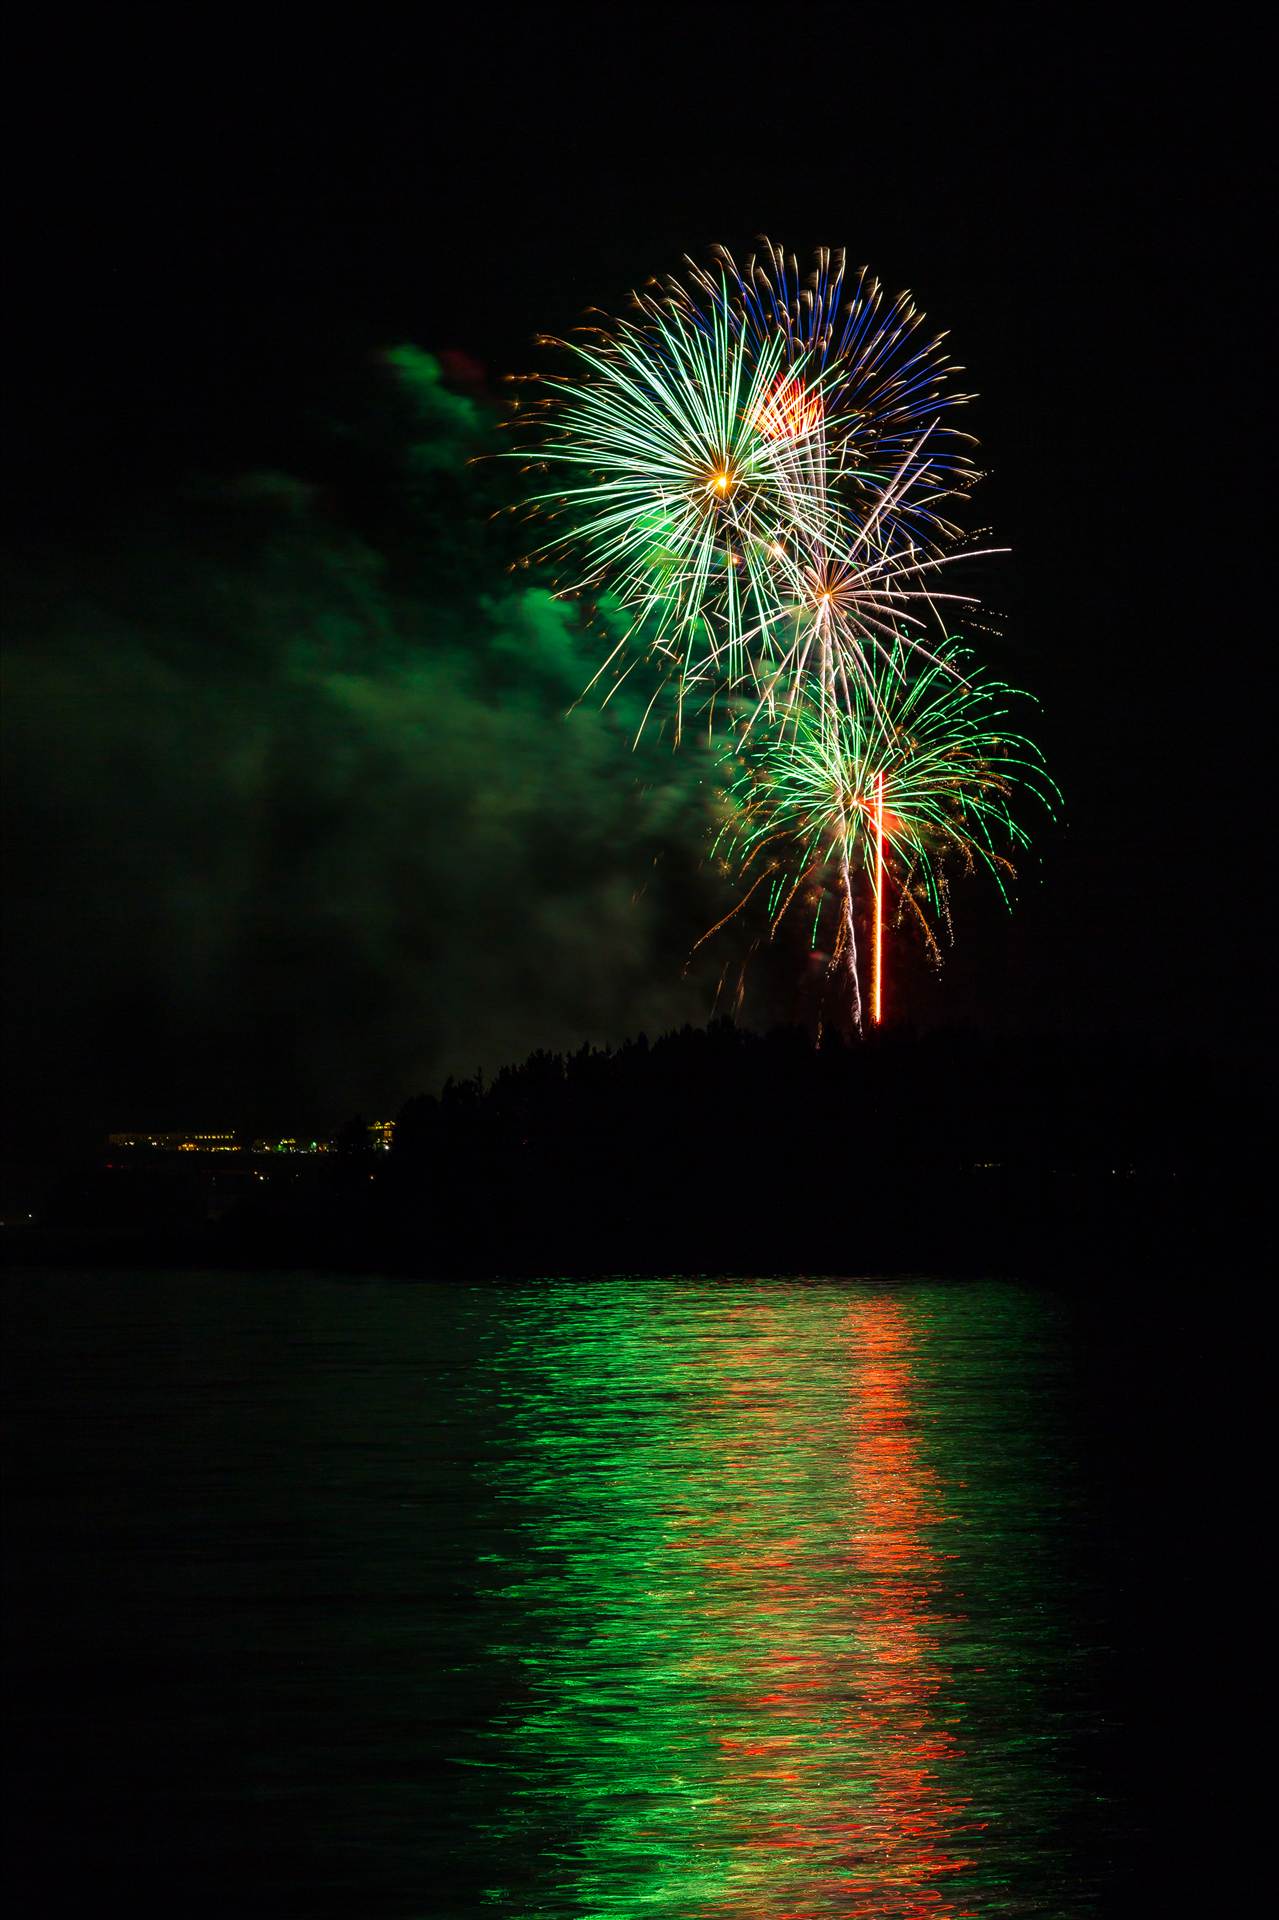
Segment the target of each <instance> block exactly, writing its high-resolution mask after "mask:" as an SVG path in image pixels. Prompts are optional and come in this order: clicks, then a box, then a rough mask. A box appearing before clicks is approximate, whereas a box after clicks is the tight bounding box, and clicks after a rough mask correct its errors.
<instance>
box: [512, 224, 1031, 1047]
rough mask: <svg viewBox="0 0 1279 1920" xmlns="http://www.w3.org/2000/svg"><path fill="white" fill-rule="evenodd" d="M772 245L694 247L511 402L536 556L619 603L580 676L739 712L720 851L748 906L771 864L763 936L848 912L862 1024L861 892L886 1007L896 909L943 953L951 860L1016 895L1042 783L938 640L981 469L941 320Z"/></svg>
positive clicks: (820, 261)
mask: <svg viewBox="0 0 1279 1920" xmlns="http://www.w3.org/2000/svg"><path fill="white" fill-rule="evenodd" d="M762 245H763V251H762V253H761V254H759V255H752V256H751V257H750V258H749V259H748V261H747V262H746V265H745V267H743V268H741V269H739V268H738V266H737V265H736V262H735V261H734V260H733V259H732V257H731V256H730V255H729V254H728V253H727V252H725V251H723V250H720V251H719V252H717V254H716V256H715V262H714V265H713V266H711V267H701V266H698V265H697V264H696V263H694V262H692V261H689V262H687V263H686V272H685V274H684V276H683V277H682V278H669V279H666V280H663V281H654V282H652V283H650V285H649V287H648V288H647V289H646V290H645V291H644V292H642V293H640V294H637V295H636V296H635V302H634V305H635V312H634V315H633V316H632V317H630V318H627V319H625V320H606V321H602V322H601V323H599V324H594V325H592V326H590V327H588V328H585V329H583V330H582V332H581V333H580V334H579V335H578V336H577V337H575V338H574V339H572V340H569V341H558V342H551V343H548V344H551V345H553V346H554V347H555V348H556V349H557V350H558V351H559V352H560V354H561V356H562V360H563V364H562V366H561V370H560V371H557V372H554V373H550V374H546V375H542V376H540V377H539V378H538V384H537V386H536V388H535V390H534V399H533V403H532V405H531V406H527V407H524V408H523V409H522V410H521V413H520V428H521V437H522V439H523V442H524V447H525V454H526V457H527V456H530V455H531V456H532V457H531V459H529V467H528V470H529V471H530V472H532V473H536V475H537V476H538V478H537V480H536V481H535V483H534V485H533V488H532V490H531V494H530V505H531V507H532V508H533V509H534V510H535V511H536V512H537V513H538V514H539V515H540V516H542V518H543V521H544V523H545V525H546V528H547V537H546V538H545V539H544V540H543V541H542V543H541V545H540V546H539V547H538V548H537V549H536V550H535V553H534V554H533V555H532V556H531V557H532V558H535V559H537V560H540V561H543V562H546V563H553V564H555V565H557V566H558V567H559V569H560V570H561V571H560V575H559V578H558V579H557V582H556V585H557V590H558V591H559V592H561V593H563V594H578V595H583V596H586V597H588V598H595V597H598V596H600V595H602V594H603V593H604V592H606V591H607V593H608V594H610V595H611V596H612V599H613V601H614V602H615V603H616V604H617V605H620V607H621V608H622V610H623V614H624V616H625V631H624V632H623V633H622V635H621V637H620V639H617V640H616V641H615V642H614V644H613V645H612V648H611V651H609V652H608V654H607V655H606V657H605V658H604V659H603V660H602V661H601V663H600V666H599V668H598V670H597V673H596V675H595V679H594V680H593V681H592V683H591V684H592V685H595V684H596V682H598V681H600V680H601V679H604V680H605V681H607V682H611V686H610V691H611V688H612V687H616V686H617V685H620V683H621V681H622V680H623V679H625V678H626V676H627V675H628V674H629V673H630V672H631V671H633V669H634V668H635V667H636V666H637V665H638V664H639V663H640V662H641V661H647V662H648V663H649V664H650V665H651V666H652V667H654V668H656V670H657V675H656V677H657V687H656V689H655V691H654V693H653V696H652V700H651V701H650V706H649V710H650V711H651V708H652V704H653V702H655V701H656V699H657V696H658V693H660V691H661V689H662V687H663V686H664V685H668V684H670V685H673V687H674V692H675V732H676V737H677V738H678V735H679V731H680V727H681V724H682V720H683V716H684V714H685V712H686V710H687V709H688V708H689V707H690V704H691V705H692V706H694V707H696V708H697V709H699V710H700V709H705V710H706V712H707V714H708V716H709V718H708V724H712V723H713V720H714V716H715V714H716V712H717V711H718V712H719V713H720V714H721V715H724V714H731V715H732V716H733V725H732V728H731V729H730V735H729V739H730V745H729V748H728V752H729V754H730V756H731V757H733V758H734V760H735V765H736V772H735V775H734V777H733V778H732V779H731V780H730V782H729V786H730V789H731V811H732V825H731V826H730V827H729V828H727V829H726V830H725V832H724V833H722V834H721V836H720V841H719V842H718V843H717V844H718V847H719V851H720V852H721V854H723V856H724V857H725V858H726V859H727V860H728V862H729V864H730V865H731V866H733V867H735V868H736V869H737V870H738V871H739V872H740V873H741V874H742V875H743V876H744V877H747V878H749V881H750V884H749V886H748V889H747V894H746V895H745V896H744V900H745V899H747V898H754V897H755V896H756V895H757V893H759V891H760V890H761V886H762V882H763V880H764V879H765V878H767V880H768V889H767V896H766V897H767V901H768V917H769V922H770V925H771V926H772V927H773V928H774V929H775V928H776V926H777V925H778V924H779V922H780V921H781V919H782V918H783V917H784V916H785V915H786V914H787V912H788V911H789V910H790V908H791V907H792V906H793V905H794V904H795V903H796V901H798V900H801V899H802V900H804V901H805V902H807V903H808V904H809V905H811V906H812V907H813V909H814V918H813V929H814V930H813V940H814V943H816V941H817V938H818V931H819V929H820V926H821V923H822V919H823V916H824V915H825V914H827V913H828V912H829V910H830V904H831V902H832V901H833V902H834V903H835V908H836V916H837V917H836V927H835V933H834V938H833V941H832V942H831V948H832V960H831V966H832V968H833V969H834V970H835V971H836V972H841V973H842V972H846V974H847V977H848V981H849V987H850V999H851V1004H852V1009H853V1017H854V1020H855V1023H856V1024H857V1025H859V1026H860V1025H861V1024H862V1020H863V1013H864V1009H863V1004H862V992H861V983H860V976H859V968H858V959H857V923H858V914H859V910H861V911H862V917H863V918H865V917H866V913H865V910H864V908H862V909H859V902H861V901H865V902H868V903H869V907H870V914H869V918H870V920H871V951H872V974H871V1017H872V1018H873V1019H875V1020H878V1019H879V1018H880V1017H881V1014H882V998H883V974H884V966H883V939H884V926H885V919H886V903H888V902H889V901H890V900H891V901H892V902H893V903H894V906H893V911H894V914H895V917H896V918H898V919H900V918H902V917H903V916H904V915H905V914H906V913H908V912H909V913H911V914H913V916H914V917H916V918H917V920H918V922H919V924H920V926H921V927H922V928H923V931H924V934H925V937H926V939H927V940H928V942H929V944H930V946H931V947H932V948H933V950H934V951H937V950H938V942H937V933H936V928H937V927H938V925H939V924H948V909H947V879H948V875H949V873H950V872H951V871H953V870H954V868H955V867H956V866H957V865H958V866H960V867H963V868H965V869H967V870H972V869H974V868H976V867H984V868H985V869H987V870H988V871H989V872H990V873H991V874H992V875H993V876H994V878H995V880H996V882H997V884H998V885H999V886H1000V888H1001V891H1003V890H1004V889H1005V883H1006V880H1007V878H1008V876H1009V875H1010V874H1011V872H1012V867H1011V854H1012V853H1013V852H1015V851H1016V850H1017V849H1018V848H1019V847H1022V846H1024V845H1025V844H1026V840H1027V835H1026V833H1025V830H1024V829H1023V828H1022V827H1021V826H1020V825H1019V824H1018V822H1017V820H1016V819H1015V817H1014V815H1013V812H1012V810H1011V801H1012V799H1013V798H1014V796H1015V795H1016V794H1018V793H1019V792H1021V791H1029V792H1032V793H1034V794H1036V795H1037V796H1038V797H1039V798H1040V799H1041V800H1045V801H1050V800H1051V796H1052V794H1053V793H1054V792H1055V789H1053V787H1052V784H1051V782H1050V781H1049V780H1048V778H1047V775H1046V774H1045V772H1044V770H1043V766H1042V761H1041V760H1040V757H1039V755H1038V751H1037V749H1036V748H1035V747H1034V746H1033V745H1032V743H1031V742H1030V741H1029V740H1028V739H1027V738H1026V737H1025V736H1024V735H1022V734H1020V733H1017V732H1010V731H1009V730H1008V729H1007V726H1006V724H1005V723H1006V716H1007V713H1008V710H1009V702H1011V701H1015V699H1016V698H1017V696H1016V695H1015V693H1014V690H1013V689H1011V688H1008V687H1006V686H1004V685H1003V683H1002V682H999V681H993V680H989V679H986V678H984V677H983V675H982V674H981V672H980V670H979V669H978V668H977V666H976V664H975V663H974V662H973V660H972V656H971V655H970V654H969V653H967V651H966V650H965V649H964V648H963V646H962V645H961V644H960V643H958V642H957V641H956V640H954V639H953V638H951V637H950V636H951V632H952V624H953V619H954V614H955V611H956V609H957V607H959V606H963V607H965V608H967V609H972V608H973V607H975V605H976V602H975V600H974V598H973V596H972V595H971V594H968V593H965V592H963V591H962V590H961V589H958V588H956V587H954V586H952V584H951V581H952V575H951V574H950V573H949V571H947V570H948V569H949V568H950V566H951V564H952V563H953V562H954V561H955V560H956V559H958V558H960V557H961V535H960V532H959V529H958V528H957V527H956V526H955V525H954V524H953V522H952V520H951V519H950V517H949V516H950V514H951V512H952V511H953V508H954V504H955V503H956V502H958V501H959V500H962V499H963V498H964V497H966V494H967V491H968V488H969V487H970V485H971V483H972V481H973V479H974V478H975V475H974V473H973V469H972V465H971V458H970V454H969V448H970V446H971V445H972V441H971V436H969V435H967V434H964V433H962V432H961V431H960V430H959V429H958V427H957V426H956V425H955V422H954V419H953V410H954V409H955V408H956V407H957V406H958V405H959V404H960V403H962V402H963V401H964V400H965V399H967V398H968V396H967V395H965V394H963V393H959V392H956V391H954V390H953V389H952V388H951V386H950V378H951V375H952V374H953V372H954V371H955V369H954V368H953V367H952V365H951V363H950V360H949V357H948V356H947V354H946V353H945V351H944V346H943V339H944V336H941V335H936V336H929V335H928V334H927V333H926V332H925V331H924V329H923V319H922V315H921V314H920V313H919V312H918V311H917V309H916V308H915V306H914V304H913V302H912V301H911V300H910V298H909V296H908V295H904V294H903V295H902V296H900V298H898V299H896V300H891V301H890V300H886V299H885V297H884V295H883V294H882V292H881V290H880V288H879V286H878V284H877V283H876V282H874V281H872V280H870V279H869V278H868V276H867V275H866V274H865V273H864V272H863V273H862V274H860V275H858V276H856V277H855V278H851V277H850V276H849V275H848V274H847V271H846V267H845V262H844V257H843V255H842V254H834V253H830V252H826V251H823V252H820V253H819V254H818V255H817V259H816V264H815V267H814V269H813V271H812V273H811V275H810V276H809V279H808V281H807V283H806V284H802V283H801V281H800V277H799V270H798V266H797V263H796V261H795V259H794V256H790V255H787V254H785V253H784V251H783V250H782V249H781V248H780V247H776V246H773V245H772V244H771V243H769V242H764V243H762ZM607 697H608V694H607V693H606V694H605V698H607ZM743 904H744V901H743ZM734 911H737V909H734ZM729 917H730V918H731V917H732V916H731V915H730V916H729ZM721 924H722V923H721ZM699 944H700V943H699Z"/></svg>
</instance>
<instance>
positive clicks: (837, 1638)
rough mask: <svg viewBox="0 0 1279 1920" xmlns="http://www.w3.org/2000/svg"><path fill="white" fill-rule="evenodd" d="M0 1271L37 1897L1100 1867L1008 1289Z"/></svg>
mask: <svg viewBox="0 0 1279 1920" xmlns="http://www.w3.org/2000/svg"><path fill="white" fill-rule="evenodd" d="M5 1303H6V1312H7V1314H8V1316H9V1319H10V1340H9V1349H8V1354H7V1357H6V1360H5V1365H6V1369H7V1373H8V1386H7V1392H8V1398H9V1401H10V1405H11V1411H12V1418H13V1422H14V1429H15V1433H16V1436H17V1438H16V1446H15V1447H14V1448H13V1449H11V1451H10V1455H9V1465H8V1468H7V1473H8V1480H9V1489H8V1494H7V1499H6V1508H7V1515H8V1519H7V1525H8V1529H9V1533H10V1537H11V1545H12V1547H13V1551H12V1552H11V1554H10V1556H9V1570H8V1571H9V1578H10V1582H11V1588H12V1599H13V1612H14V1619H15V1622H16V1625H15V1630H14V1633H13V1636H12V1638H13V1646H14V1648H15V1650H16V1668H17V1685H16V1695H15V1699H16V1708H15V1712H14V1714H13V1715H12V1716H11V1721H10V1733H9V1738H10V1740H11V1742H12V1749H11V1750H12V1751H13V1753H14V1755H15V1760H14V1765H13V1777H14V1779H15V1781H16V1783H17V1791H18V1794H19V1797H20V1799H21V1806H20V1808H19V1810H18V1816H17V1821H16V1830H17V1831H18V1832H19V1833H20V1834H22V1835H24V1836H28V1837H29V1838H30V1841H31V1846H30V1860H29V1862H28V1863H27V1865H26V1866H25V1867H22V1868H20V1875H19V1880H18V1890H19V1892H20V1893H23V1892H24V1891H25V1893H26V1894H27V1896H28V1901H27V1904H28V1905H32V1903H33V1902H34V1903H35V1904H34V1905H32V1910H37V1909H38V1910H47V1911H52V1910H53V1909H54V1906H56V1905H57V1899H56V1898H55V1897H54V1893H53V1892H51V1890H50V1889H51V1882H50V1876H51V1875H52V1876H54V1878H56V1877H57V1876H58V1875H61V1876H62V1878H63V1880H64V1881H66V1883H67V1885H74V1886H76V1887H80V1888H83V1889H91V1890H92V1892H93V1898H94V1903H95V1905H103V1904H105V1905H111V1904H113V1901H112V1897H111V1896H112V1895H115V1896H117V1898H118V1897H125V1896H127V1898H128V1901H129V1905H130V1910H131V1911H132V1912H134V1913H135V1914H150V1913H154V1914H161V1913H163V1914H166V1915H167V1914H169V1913H171V1912H173V1911H174V1910H175V1908H177V1909H180V1910H181V1911H183V1912H184V1913H185V1914H186V1915H187V1916H188V1920H190V1916H191V1915H193V1914H195V1913H201V1914H204V1913H208V1914H218V1915H225V1914H227V1913H232V1912H234V1913H236V1914H240V1915H253V1914H262V1915H267V1914H269V1915H271V1916H272V1920H276V1917H277V1916H279V1915H282V1914H303V1915H307V1916H309V1917H310V1920H314V1917H315V1916H318V1915H325V1914H341V1915H343V1916H344V1920H346V1916H350V1915H354V1914H358V1915H361V1916H370V1917H371V1916H375V1915H386V1916H396V1917H397V1920H426V1917H427V1916H429V1917H430V1920H454V1917H455V1916H456V1917H457V1920H462V1917H463V1916H469V1915H472V1914H482V1913H489V1912H492V1913H504V1914H509V1915H511V1916H516V1917H518V1920H589V1917H591V1916H607V1915H614V1916H619V1917H620V1916H626V1920H643V1917H644V1916H652V1920H728V1917H729V1916H733V1920H753V1917H754V1916H759V1917H760V1920H764V1917H766V1916H776V1917H777V1920H783V1917H785V1920H806V1917H807V1916H813V1917H814V1920H817V1917H818V1916H827V1915H843V1916H848V1917H849V1920H870V1916H883V1920H905V1917H906V1916H928V1920H959V1916H964V1915H973V1916H983V1920H986V1917H991V1916H1007V1915H1026V1916H1034V1920H1054V1916H1059V1917H1060V1920H1086V1916H1088V1915H1090V1914H1100V1913H1101V1912H1103V1911H1112V1910H1114V1909H1111V1908H1106V1907H1105V1897H1106V1896H1107V1894H1109V1895H1110V1896H1111V1897H1113V1892H1114V1889H1113V1884H1112V1882H1113V1869H1112V1868H1110V1867H1108V1866H1107V1864H1106V1862H1107V1859H1108V1855H1109V1854H1110V1852H1111V1850H1112V1849H1111V1830H1110V1826H1109V1824H1108V1823H1109V1822H1110V1820H1111V1815H1110V1814H1109V1813H1108V1812H1107V1811H1106V1809H1105V1808H1099V1806H1098V1797H1099V1792H1100V1791H1101V1790H1103V1789H1104V1785H1105V1781H1104V1773H1105V1769H1104V1767H1099V1764H1098V1758H1097V1753H1096V1751H1095V1749H1096V1744H1097V1743H1096V1739H1095V1728H1096V1720H1097V1716H1098V1709H1097V1708H1096V1707H1095V1705H1094V1704H1092V1703H1093V1701H1094V1697H1095V1696H1096V1695H1097V1694H1098V1685H1097V1680H1096V1670H1095V1660H1094V1654H1095V1652H1096V1647H1095V1646H1094V1645H1093V1644H1092V1642H1094V1641H1095V1640H1096V1639H1097V1638H1098V1637H1099V1635H1098V1632H1097V1630H1096V1629H1095V1628H1094V1627H1091V1626H1090V1625H1089V1621H1090V1618H1091V1617H1092V1616H1093V1615H1094V1614H1095V1613H1096V1611H1097V1607H1098V1595H1097V1592H1096V1590H1095V1583H1093V1584H1090V1581H1091V1580H1092V1576H1090V1574H1089V1572H1088V1567H1089V1560H1088V1554H1087V1551H1086V1550H1085V1548H1084V1546H1083V1545H1081V1543H1082V1542H1083V1539H1084V1531H1085V1530H1086V1520H1087V1515H1086V1512H1085V1510H1084V1505H1083V1503H1082V1501H1081V1497H1080V1494H1079V1492H1078V1487H1079V1486H1080V1485H1081V1484H1082V1483H1081V1481H1080V1477H1079V1476H1078V1475H1077V1474H1076V1473H1075V1470H1074V1468H1073V1466H1072V1459H1071V1454H1072V1447H1073V1442H1072V1439H1071V1434H1072V1431H1073V1425H1072V1423H1073V1421H1074V1418H1075V1415H1074V1413H1073V1412H1072V1410H1071V1402H1070V1394H1069V1392H1068V1390H1067V1388H1068V1380H1067V1378H1066V1375H1067V1371H1068V1362H1067V1359H1066V1354H1067V1350H1068V1349H1067V1344H1066V1341H1065V1340H1064V1338H1063V1336H1062V1330H1061V1328H1060V1326H1059V1325H1058V1324H1057V1323H1056V1321H1055V1318H1054V1308H1053V1307H1052V1305H1051V1304H1050V1303H1049V1302H1048V1301H1047V1300H1045V1299H1044V1298H1042V1297H1039V1296H1035V1295H1032V1294H1027V1293H1023V1292H1021V1291H1019V1290H1017V1289H1016V1288H1013V1287H1006V1286H993V1285H967V1286H954V1287H947V1286H937V1285H932V1284H926V1283H915V1284H910V1285H893V1286H885V1285H875V1284H870V1283H859V1282H844V1281H814V1282H809V1283H800V1282H794V1283H784V1282H776V1281H759V1282H750V1281H719V1282H715V1281H678V1280H669V1281H661V1280H638V1281H637V1280H628V1281H621V1280H618V1281H609V1282H595V1283H590V1284H587V1283H582V1284H578V1283H573V1284H570V1283H546V1284H542V1285H537V1286H527V1287H517V1288H511V1289H501V1290H489V1289H485V1288H481V1287H468V1286H455V1287H446V1286H432V1287H417V1286H411V1285H396V1284H390V1283H381V1282H373V1281H370V1282H343V1281H336V1280H332V1279H326V1278H324V1277H322V1276H318V1275H316V1276H290V1277H287V1278H282V1277H279V1276H276V1277H270V1276H262V1277H254V1276H247V1277H246V1276H229V1275H207V1276H198V1275H147V1276H127V1275H121V1276H103V1275H96V1276H95V1275H88V1276H81V1277H78V1278H77V1277H74V1276H32V1277H30V1278H28V1279H26V1280H22V1281H18V1280H16V1279H11V1281H10V1283H9V1285H8V1288H7V1290H6V1293H5ZM1102 1611H1103V1612H1104V1606H1103V1609H1102ZM1102 1691H1103V1692H1104V1688H1103V1689H1102ZM23 1875H25V1876H26V1878H25V1879H24V1878H23V1877H22V1876H23ZM1108 1876H1110V1878H1109V1879H1108ZM56 1891H57V1892H58V1893H59V1894H65V1893H66V1887H65V1886H60V1887H59V1888H58V1889H57V1890H56ZM67 1910H71V1909H70V1907H68V1909H67ZM1119 1910H1120V1911H1123V1909H1122V1908H1120V1909H1119Z"/></svg>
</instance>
